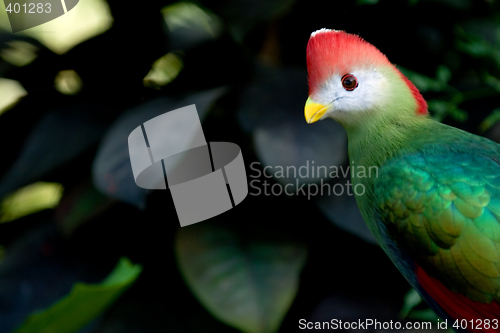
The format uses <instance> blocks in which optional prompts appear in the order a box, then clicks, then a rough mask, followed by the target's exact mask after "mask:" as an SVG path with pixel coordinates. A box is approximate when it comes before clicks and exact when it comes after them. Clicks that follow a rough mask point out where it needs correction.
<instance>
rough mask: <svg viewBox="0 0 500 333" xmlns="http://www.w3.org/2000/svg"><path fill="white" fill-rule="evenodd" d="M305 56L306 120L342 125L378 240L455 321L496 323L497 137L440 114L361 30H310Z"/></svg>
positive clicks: (484, 327) (472, 328) (460, 326)
mask: <svg viewBox="0 0 500 333" xmlns="http://www.w3.org/2000/svg"><path fill="white" fill-rule="evenodd" d="M306 60H307V72H308V84H309V96H308V98H307V101H306V104H305V109H304V113H305V118H306V121H307V122H308V123H309V124H311V123H314V122H316V121H319V120H324V119H327V118H331V119H333V120H335V121H337V122H338V123H340V124H341V125H342V126H343V127H344V129H345V130H346V132H347V137H348V155H349V162H350V167H351V169H350V171H351V183H352V186H353V188H355V187H359V188H358V191H354V192H353V194H354V196H355V199H356V203H357V205H358V208H359V210H360V212H361V215H362V216H363V219H364V221H365V223H366V224H367V226H368V228H369V229H370V231H371V232H372V233H373V235H374V236H375V238H376V239H377V241H378V243H379V245H380V247H381V248H382V249H383V250H384V252H385V253H386V254H387V255H388V257H389V258H390V259H391V260H392V262H393V263H394V264H395V266H396V267H397V268H398V270H399V271H400V272H401V273H402V275H403V276H404V277H405V278H406V279H407V280H408V282H409V283H410V285H411V286H412V287H413V288H414V289H415V290H416V291H417V292H418V294H419V295H420V296H421V298H422V299H424V300H425V301H426V302H427V303H428V304H429V306H430V307H431V308H432V309H433V310H434V311H435V312H436V314H437V315H438V316H439V317H440V318H442V320H446V323H447V324H448V325H450V326H449V327H450V328H453V329H454V330H455V331H457V332H474V333H476V332H477V333H479V332H498V331H500V322H499V321H500V222H499V221H500V145H499V144H497V143H496V142H494V141H491V140H489V139H487V138H484V137H481V136H478V135H474V134H472V133H469V132H466V131H463V130H460V129H458V128H455V127H452V126H449V125H446V124H443V123H441V122H439V121H436V120H434V119H433V118H432V117H431V116H430V115H429V112H428V107H427V103H426V101H425V99H424V98H423V97H422V95H421V94H420V92H419V90H418V89H417V88H416V86H415V85H414V84H413V83H412V82H411V81H410V80H409V79H408V78H407V77H406V76H405V75H403V74H402V73H401V71H400V70H398V68H397V67H396V66H395V65H393V64H392V63H391V62H390V61H389V60H388V58H387V56H386V55H385V54H383V53H382V52H381V51H380V50H379V49H378V48H376V47H375V46H374V45H372V44H370V43H369V42H367V41H365V40H364V39H363V38H361V37H359V36H358V35H356V34H350V33H347V32H345V31H340V30H333V29H325V28H324V29H320V30H317V31H315V32H313V33H312V34H311V36H310V38H309V41H308V43H307V48H306ZM360 168H364V169H360ZM369 168H372V170H373V172H371V173H368V172H366V170H368V169H369ZM361 171H364V172H361Z"/></svg>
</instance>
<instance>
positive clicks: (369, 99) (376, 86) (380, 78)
mask: <svg viewBox="0 0 500 333" xmlns="http://www.w3.org/2000/svg"><path fill="white" fill-rule="evenodd" d="M345 74H351V75H354V76H355V77H356V79H357V82H358V86H357V87H356V88H355V89H354V90H351V91H348V90H345V88H344V87H343V86H342V76H343V75H345ZM343 75H338V74H335V75H333V76H332V78H331V79H330V80H328V81H327V82H325V84H323V85H322V86H321V88H320V90H319V91H318V93H316V94H315V95H314V96H313V99H314V101H316V102H317V103H320V104H323V105H328V104H331V103H332V102H333V104H332V109H333V111H334V112H335V111H344V112H356V111H368V110H371V109H374V108H376V107H378V106H381V105H383V104H384V103H385V101H386V98H387V97H388V89H387V86H388V80H387V78H386V77H385V76H384V75H383V74H382V73H380V72H379V71H377V70H359V71H353V72H351V73H344V74H343Z"/></svg>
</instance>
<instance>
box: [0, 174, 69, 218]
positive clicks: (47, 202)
mask: <svg viewBox="0 0 500 333" xmlns="http://www.w3.org/2000/svg"><path fill="white" fill-rule="evenodd" d="M62 190H63V189H62V186H61V185H60V184H51V183H42V182H39V183H34V184H31V185H28V186H25V187H23V188H20V189H19V190H17V191H15V192H14V193H12V194H10V195H9V196H7V197H5V199H3V201H2V203H1V205H0V207H1V208H0V213H1V215H0V223H2V222H9V221H13V220H17V219H18V218H20V217H23V216H25V215H29V214H33V213H35V212H38V211H41V210H44V209H49V208H54V207H56V206H57V204H58V203H59V200H61V196H62Z"/></svg>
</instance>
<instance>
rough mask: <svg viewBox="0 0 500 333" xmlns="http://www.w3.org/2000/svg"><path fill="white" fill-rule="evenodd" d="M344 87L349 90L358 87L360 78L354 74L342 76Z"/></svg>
mask: <svg viewBox="0 0 500 333" xmlns="http://www.w3.org/2000/svg"><path fill="white" fill-rule="evenodd" d="M342 87H344V89H345V90H347V91H352V90H354V89H356V88H357V87H358V79H357V78H356V77H355V76H354V75H352V74H346V75H344V76H342Z"/></svg>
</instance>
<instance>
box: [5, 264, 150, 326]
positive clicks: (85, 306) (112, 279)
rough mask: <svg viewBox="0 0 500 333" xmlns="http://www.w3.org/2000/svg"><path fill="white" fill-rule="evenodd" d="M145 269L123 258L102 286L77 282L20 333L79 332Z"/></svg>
mask: <svg viewBox="0 0 500 333" xmlns="http://www.w3.org/2000/svg"><path fill="white" fill-rule="evenodd" d="M141 271H142V268H141V266H140V265H134V264H132V263H131V262H130V261H129V260H128V259H127V258H120V261H119V262H118V264H117V265H116V267H115V268H114V270H113V271H112V272H111V273H110V274H109V275H108V276H107V277H106V278H105V279H104V280H103V281H102V282H101V283H99V284H86V283H81V282H77V283H75V284H74V285H73V288H72V289H71V292H70V293H69V294H68V295H67V296H65V297H63V298H62V299H60V300H59V301H58V302H57V303H55V304H53V305H52V306H50V307H49V308H47V309H45V310H42V311H40V312H36V313H34V314H32V315H30V316H29V317H28V318H27V319H26V321H25V322H24V323H23V324H22V325H21V326H20V327H19V328H18V329H17V330H16V331H15V332H16V333H66V332H67V333H69V332H76V331H78V330H79V329H80V328H82V327H83V326H84V325H85V324H87V323H89V322H90V321H91V320H92V319H94V318H95V317H97V316H98V315H99V314H101V313H102V312H103V311H105V310H106V309H107V308H108V307H109V306H110V305H111V304H112V303H113V302H114V301H115V300H116V299H117V298H118V297H119V296H120V295H121V294H122V293H123V292H124V291H125V290H126V289H127V288H128V287H129V286H130V285H131V284H132V283H133V282H134V281H135V280H136V279H137V277H138V276H139V274H140V273H141Z"/></svg>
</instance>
